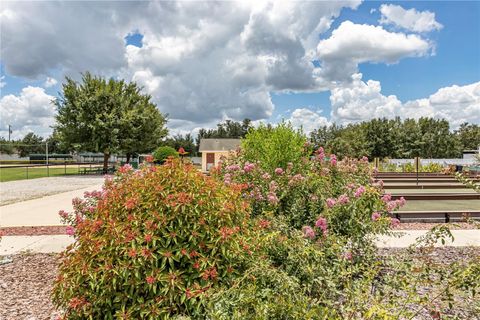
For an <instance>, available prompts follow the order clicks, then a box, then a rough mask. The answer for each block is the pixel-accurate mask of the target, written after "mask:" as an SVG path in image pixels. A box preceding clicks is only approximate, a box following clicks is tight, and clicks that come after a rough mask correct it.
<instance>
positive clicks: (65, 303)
mask: <svg viewBox="0 0 480 320" xmlns="http://www.w3.org/2000/svg"><path fill="white" fill-rule="evenodd" d="M239 190H240V189H239V188H236V187H234V186H232V187H228V186H225V185H224V184H223V183H219V182H217V181H215V180H213V179H212V178H209V177H204V176H203V175H202V174H200V173H199V172H197V170H195V169H194V168H193V166H191V165H190V164H183V163H181V162H179V161H178V160H169V161H167V163H166V164H165V165H163V166H144V167H143V168H142V169H141V170H138V171H133V170H132V169H131V168H130V167H122V169H121V170H119V173H118V175H117V176H116V178H115V179H114V180H110V181H107V182H106V183H105V186H104V188H103V190H102V191H97V192H93V193H87V194H85V199H84V200H81V199H74V201H73V202H74V212H73V213H66V212H64V211H62V212H60V215H61V216H62V218H63V219H65V221H68V222H69V223H70V227H69V232H70V233H71V234H73V235H74V236H75V238H76V242H75V244H74V245H72V246H70V247H69V248H68V249H67V250H66V252H65V253H64V254H63V259H62V262H61V264H60V268H59V276H58V279H57V281H56V283H55V287H54V302H55V304H56V305H57V306H58V307H60V308H61V309H62V310H64V312H65V318H67V319H109V318H121V319H143V318H149V319H150V318H154V319H159V318H167V317H169V316H172V315H180V314H186V315H191V316H192V317H194V318H198V317H201V315H202V314H203V312H204V300H205V298H206V297H207V296H208V295H209V294H210V292H211V291H212V290H215V288H216V287H218V286H221V285H222V284H225V283H227V282H228V281H229V279H231V278H233V277H234V276H235V275H237V274H239V273H241V272H242V269H241V265H242V259H243V258H242V257H245V256H248V254H249V253H250V252H251V250H252V249H253V247H251V246H249V242H248V241H247V240H246V239H247V235H248V228H247V222H248V219H249V215H248V204H247V203H246V202H245V201H244V199H242V197H241V193H240V191H239Z"/></svg>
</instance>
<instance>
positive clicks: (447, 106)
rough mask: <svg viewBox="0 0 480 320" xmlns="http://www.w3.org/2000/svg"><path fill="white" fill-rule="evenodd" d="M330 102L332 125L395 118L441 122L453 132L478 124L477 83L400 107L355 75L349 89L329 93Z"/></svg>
mask: <svg viewBox="0 0 480 320" xmlns="http://www.w3.org/2000/svg"><path fill="white" fill-rule="evenodd" d="M330 102H331V104H332V112H331V118H332V121H335V122H338V123H343V124H346V123H351V122H359V121H364V120H369V119H372V118H378V117H386V118H394V117H396V116H398V117H401V118H414V119H418V118H420V117H433V118H443V119H446V120H448V121H449V122H450V124H451V126H452V127H453V128H456V127H458V126H459V125H460V124H461V123H463V122H470V123H480V82H476V83H473V84H470V85H466V86H457V85H453V86H450V87H445V88H441V89H439V90H438V91H437V92H435V93H434V94H432V95H430V96H429V97H428V98H424V99H417V100H411V101H407V102H405V103H402V102H401V101H400V100H399V99H398V98H397V97H396V96H395V95H390V96H385V95H383V94H382V93H381V85H380V82H378V81H373V80H368V81H367V82H364V81H362V75H361V74H355V75H354V76H353V79H352V82H351V83H350V84H349V85H345V86H339V87H337V88H335V89H333V90H332V91H331V96H330Z"/></svg>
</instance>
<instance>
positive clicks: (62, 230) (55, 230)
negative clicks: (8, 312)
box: [0, 226, 67, 319]
mask: <svg viewBox="0 0 480 320" xmlns="http://www.w3.org/2000/svg"><path fill="white" fill-rule="evenodd" d="M66 228H67V227H66V226H40V227H4V228H0V236H44V235H56V234H67V233H66ZM0 319H1V318H0Z"/></svg>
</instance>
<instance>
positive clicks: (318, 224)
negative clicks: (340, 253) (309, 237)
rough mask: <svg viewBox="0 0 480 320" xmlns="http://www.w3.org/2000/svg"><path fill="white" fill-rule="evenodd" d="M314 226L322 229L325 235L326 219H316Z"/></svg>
mask: <svg viewBox="0 0 480 320" xmlns="http://www.w3.org/2000/svg"><path fill="white" fill-rule="evenodd" d="M315 227H317V228H319V229H320V230H322V232H323V234H324V235H327V231H328V230H327V219H325V218H323V217H320V218H318V220H317V221H316V222H315Z"/></svg>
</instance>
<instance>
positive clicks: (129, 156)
mask: <svg viewBox="0 0 480 320" xmlns="http://www.w3.org/2000/svg"><path fill="white" fill-rule="evenodd" d="M131 157H132V154H131V153H127V163H130V158H131Z"/></svg>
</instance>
